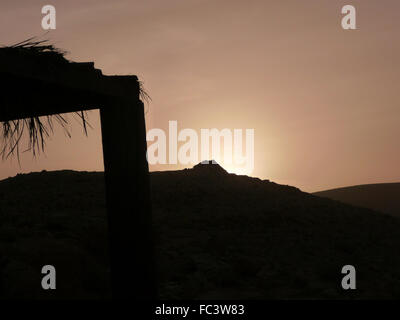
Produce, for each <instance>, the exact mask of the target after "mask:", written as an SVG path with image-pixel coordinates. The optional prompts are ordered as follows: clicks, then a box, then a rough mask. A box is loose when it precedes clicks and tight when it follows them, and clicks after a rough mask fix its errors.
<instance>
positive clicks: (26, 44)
mask: <svg viewBox="0 0 400 320" xmlns="http://www.w3.org/2000/svg"><path fill="white" fill-rule="evenodd" d="M65 53H66V52H65V51H63V50H60V49H58V48H56V47H55V46H53V45H52V44H50V43H49V42H48V41H47V40H36V38H30V39H27V40H25V41H22V42H20V43H17V44H14V45H11V46H4V47H0V62H2V63H3V66H4V69H7V64H9V62H5V61H4V60H7V61H12V62H13V63H14V64H15V66H16V67H18V64H19V62H21V63H24V64H26V62H27V61H29V63H28V65H29V67H28V68H27V69H29V70H28V71H29V72H33V73H34V74H39V76H41V77H43V76H44V77H46V74H49V75H50V76H53V75H54V74H55V75H56V76H55V78H58V77H59V76H58V75H59V74H64V73H65V74H71V72H72V75H73V76H72V79H73V81H75V79H76V78H82V77H81V75H82V76H88V77H89V78H90V80H91V79H92V77H94V78H96V80H97V78H99V79H100V80H104V79H105V80H110V79H106V78H107V77H108V76H103V75H102V73H101V70H98V69H94V64H93V63H75V62H71V61H69V60H67V59H66V58H65ZM1 59H2V60H3V61H1ZM31 66H32V68H31ZM38 66H39V67H38ZM0 69H1V68H0ZM20 69H21V68H20ZM30 69H32V70H34V71H32V70H30ZM82 69H83V72H81V71H82ZM12 70H14V67H13V69H12ZM22 70H23V73H24V72H25V69H22ZM37 70H39V71H37ZM0 72H2V70H0ZM13 72H14V71H13ZM75 74H76V76H75ZM109 78H113V76H110V77H109ZM121 78H122V77H121ZM130 78H134V79H136V81H137V78H136V77H134V76H131V77H130ZM77 80H81V81H83V82H85V81H86V80H84V79H77ZM134 81H135V80H134ZM100 82H101V81H100ZM95 83H96V85H95V87H97V89H98V90H105V91H107V89H108V85H107V84H108V83H109V82H108V81H106V82H104V83H103V82H101V83H100V84H99V85H98V84H97V82H95ZM101 84H105V86H102V85H101ZM92 87H93V86H92ZM113 89H116V88H113ZM133 90H138V92H139V96H140V98H141V99H142V100H145V101H147V100H149V99H150V97H149V96H148V95H147V94H146V92H145V91H144V90H143V88H142V84H141V82H140V81H137V89H133ZM5 94H7V93H5ZM4 103H5V102H2V101H0V115H1V112H2V109H3V110H7V105H6V104H4ZM9 108H10V106H8V111H9V110H10V109H9ZM83 109H85V108H83ZM76 110H79V109H76ZM67 112H70V111H67ZM74 116H77V117H78V118H79V121H81V123H82V127H83V129H84V132H85V134H87V126H88V125H89V124H88V123H87V114H86V111H83V110H82V111H76V112H75V113H74ZM3 120H4V119H3ZM6 120H7V121H4V122H2V123H1V124H0V154H1V156H2V158H3V159H4V158H8V157H9V156H12V155H17V156H18V158H19V152H20V145H21V141H22V137H23V136H24V134H28V135H29V141H28V144H27V147H26V150H23V151H27V150H30V151H31V152H32V153H33V155H36V154H37V153H39V152H40V151H44V147H45V140H46V138H47V137H49V136H50V134H52V133H53V128H54V124H59V125H61V126H62V127H63V128H64V130H65V132H66V133H67V135H68V136H70V134H69V132H68V130H67V127H66V125H67V124H68V120H67V118H66V117H65V116H63V115H61V114H53V115H46V116H40V117H39V116H35V117H29V118H24V119H17V120H8V119H6Z"/></svg>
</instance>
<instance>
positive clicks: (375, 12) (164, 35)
mask: <svg viewBox="0 0 400 320" xmlns="http://www.w3.org/2000/svg"><path fill="white" fill-rule="evenodd" d="M47 4H52V5H54V6H55V8H56V13H57V15H56V19H57V29H56V30H52V31H51V32H49V33H48V34H46V35H45V38H48V39H50V40H51V41H52V43H54V44H55V45H56V46H57V47H60V48H62V49H65V50H67V51H68V55H67V58H68V59H70V60H74V61H78V62H86V61H94V62H95V66H96V68H99V69H102V70H103V73H104V74H135V75H137V76H138V77H139V78H140V80H141V81H143V82H144V86H145V89H146V90H147V92H148V93H149V95H150V96H151V98H152V100H151V102H150V103H149V104H147V105H146V126H147V130H150V129H152V128H161V129H163V130H165V131H168V121H171V120H175V121H177V123H178V129H179V130H180V129H184V128H192V129H194V130H196V131H198V132H199V131H200V129H202V128H217V129H223V128H230V129H232V130H233V129H243V130H245V129H249V128H250V129H254V133H255V141H254V147H255V153H254V156H255V162H254V170H253V172H252V173H251V175H252V176H255V177H259V178H261V179H269V180H271V181H275V182H277V183H281V184H289V185H294V186H296V187H299V188H300V189H302V190H303V191H307V192H313V191H319V190H324V189H330V188H335V187H342V186H349V185H357V184H368V183H382V182H399V181H400V167H399V165H398V164H399V163H400V148H399V147H400V145H399V137H400V126H399V121H400V103H399V102H400V97H399V89H400V88H399V82H398V75H399V71H400V60H399V59H400V42H399V41H398V39H399V38H398V37H399V31H400V19H399V14H400V3H399V2H398V0H385V1H381V0H362V1H361V0H346V1H341V0H307V1H298V0H280V1H277V0H275V1H267V0H261V1H259V0H253V1H252V0H249V1H236V0H229V1H225V0H211V1H209V0H185V1H182V0H180V1H177V0H146V1H136V0H129V1H128V0H127V1H125V0H115V1H106V0H96V1H94V0H79V1H78V0H69V1H59V0H53V1H36V0H29V1H18V2H16V1H11V0H2V1H1V4H0V45H10V44H14V43H16V42H19V41H22V40H25V39H27V38H29V37H31V36H41V35H43V34H45V31H44V30H43V29H42V28H41V20H42V17H43V14H42V13H41V9H42V7H43V6H44V5H47ZM347 4H351V5H353V6H354V7H355V8H356V10H357V11H356V12H357V30H343V29H342V27H341V19H342V17H343V14H342V13H341V9H342V7H343V6H344V5H347ZM43 94H44V95H45V93H43ZM55 102H56V101H55ZM69 118H70V120H71V122H70V131H71V134H72V138H71V139H70V138H68V137H67V136H66V135H65V133H64V132H63V131H62V130H59V129H56V131H55V134H54V136H52V138H51V139H50V140H48V141H47V145H46V150H45V154H41V155H39V156H37V157H36V158H33V157H32V154H31V153H29V152H25V153H23V154H22V155H21V162H20V164H19V163H18V161H17V159H15V158H14V159H7V160H3V161H2V162H1V163H0V179H4V178H7V177H10V176H14V175H16V174H17V173H20V172H24V173H25V172H31V171H41V170H48V171H49V170H60V169H73V170H85V171H102V170H103V159H102V146H101V128H100V124H99V113H98V111H91V112H90V114H89V122H90V123H91V125H92V127H93V129H91V130H89V136H88V137H86V136H85V135H84V134H83V130H82V127H81V125H80V124H79V122H78V121H76V120H74V118H73V117H72V116H70V117H69ZM221 164H222V166H224V164H223V163H221ZM190 166H191V165H186V166H184V165H160V164H158V165H153V166H150V170H151V171H155V170H173V169H181V168H183V167H190ZM226 169H228V171H231V172H234V173H235V172H236V173H240V172H241V168H240V167H235V166H232V165H231V166H227V168H226Z"/></svg>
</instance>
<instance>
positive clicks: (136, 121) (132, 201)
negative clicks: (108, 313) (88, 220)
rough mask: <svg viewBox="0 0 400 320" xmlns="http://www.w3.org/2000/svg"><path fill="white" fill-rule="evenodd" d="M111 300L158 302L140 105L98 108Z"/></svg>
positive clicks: (130, 103)
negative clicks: (108, 241)
mask: <svg viewBox="0 0 400 320" xmlns="http://www.w3.org/2000/svg"><path fill="white" fill-rule="evenodd" d="M100 117H101V128H102V139H103V157H104V171H105V182H106V203H107V212H108V223H109V230H110V257H111V274H112V275H111V277H112V291H113V297H114V298H116V299H137V300H149V299H154V298H155V297H156V281H155V278H154V276H155V265H154V260H155V259H154V251H153V235H152V228H151V225H152V219H151V203H150V181H149V169H148V164H147V159H146V149H147V147H146V128H145V120H144V108H143V103H142V102H141V101H140V100H137V101H135V100H133V101H128V100H122V99H114V100H112V101H109V103H108V104H107V105H106V106H105V107H102V108H100Z"/></svg>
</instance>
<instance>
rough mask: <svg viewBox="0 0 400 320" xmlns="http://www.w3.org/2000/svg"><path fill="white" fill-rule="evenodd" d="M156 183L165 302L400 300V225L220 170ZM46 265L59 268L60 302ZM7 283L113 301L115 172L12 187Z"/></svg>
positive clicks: (14, 289)
mask: <svg viewBox="0 0 400 320" xmlns="http://www.w3.org/2000/svg"><path fill="white" fill-rule="evenodd" d="M151 184H152V200H153V220H154V227H155V234H156V239H155V240H156V250H157V263H158V281H159V288H160V295H161V297H162V298H172V299H200V298H210V299H213V298H222V299H224V298H247V299H308V298H311V299H324V298H332V299H354V298H359V299H368V298H399V297H400V255H399V254H398V251H399V248H400V221H399V220H398V219H397V218H396V217H392V216H389V215H385V214H382V213H378V212H375V211H372V210H368V209H363V208H358V207H355V206H350V205H346V204H343V203H340V202H336V201H333V200H330V199H324V198H320V197H317V196H314V195H311V194H307V193H304V192H301V191H300V190H299V189H297V188H295V187H290V186H284V185H279V184H276V183H273V182H270V181H268V180H260V179H257V178H249V177H246V176H237V175H234V174H228V173H227V172H226V171H225V170H223V169H222V168H221V167H219V166H218V165H198V166H195V167H194V168H193V169H186V170H181V171H167V172H153V173H152V174H151ZM132 201H134V197H132ZM127 258H134V257H132V256H130V255H129V253H127ZM45 264H54V265H55V266H56V268H57V284H58V287H57V290H56V291H53V292H50V293H49V292H44V291H43V290H41V288H40V281H41V276H42V275H41V274H40V269H41V267H42V266H43V265H45ZM346 264H352V265H354V266H355V267H356V269H357V281H358V282H357V290H355V291H352V292H349V291H344V290H343V289H342V288H341V286H340V283H341V279H342V277H343V275H342V274H341V268H342V267H343V266H344V265H346ZM0 275H1V277H0V295H1V297H3V298H7V297H8V298H9V297H25V298H31V297H34V298H108V297H109V296H110V294H109V267H108V251H107V223H106V212H105V203H104V182H103V173H98V172H74V171H53V172H39V173H30V174H24V175H17V176H16V177H13V178H9V179H6V180H3V181H0ZM139 276H140V275H139Z"/></svg>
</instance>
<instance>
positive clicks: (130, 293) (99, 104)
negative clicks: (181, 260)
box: [0, 39, 156, 299]
mask: <svg viewBox="0 0 400 320" xmlns="http://www.w3.org/2000/svg"><path fill="white" fill-rule="evenodd" d="M0 84H1V89H2V94H1V97H0V122H2V123H0V127H2V129H3V132H2V137H0V139H1V138H2V139H3V147H2V149H0V152H1V153H2V156H3V157H7V156H9V155H12V154H14V153H18V152H19V151H18V150H19V143H20V140H21V137H22V134H23V132H24V131H25V130H27V131H28V133H29V139H30V141H29V145H30V148H31V149H32V151H33V152H35V151H37V150H38V149H40V148H41V149H43V147H44V139H45V138H46V136H48V135H49V130H50V131H51V129H52V123H53V120H56V121H58V122H59V123H60V124H61V125H64V124H65V119H64V118H63V117H62V115H61V114H62V113H67V112H76V113H77V114H78V115H79V116H80V117H81V119H82V121H83V125H84V128H85V130H86V118H85V111H86V110H90V109H100V117H101V130H102V142H103V156H104V170H105V183H106V203H107V212H108V224H109V230H110V232H109V237H110V256H111V270H112V271H111V273H112V276H111V277H112V290H113V296H114V297H116V298H135V299H152V298H154V297H155V296H156V284H155V281H154V270H155V267H154V256H153V237H152V233H151V204H150V186H149V173H148V163H147V160H146V129H145V120H144V110H143V102H142V101H141V97H142V98H143V97H147V95H146V94H145V93H144V92H143V91H142V89H141V85H140V82H139V81H138V78H137V77H136V76H106V75H103V74H102V72H101V70H98V69H95V68H94V63H93V62H89V63H75V62H71V61H68V60H67V59H65V57H64V54H63V52H61V51H59V50H58V49H56V48H54V47H53V46H52V45H47V43H46V41H35V40H34V39H29V40H27V41H24V42H21V43H19V44H16V45H14V46H9V47H2V48H0ZM43 117H45V118H43Z"/></svg>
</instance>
